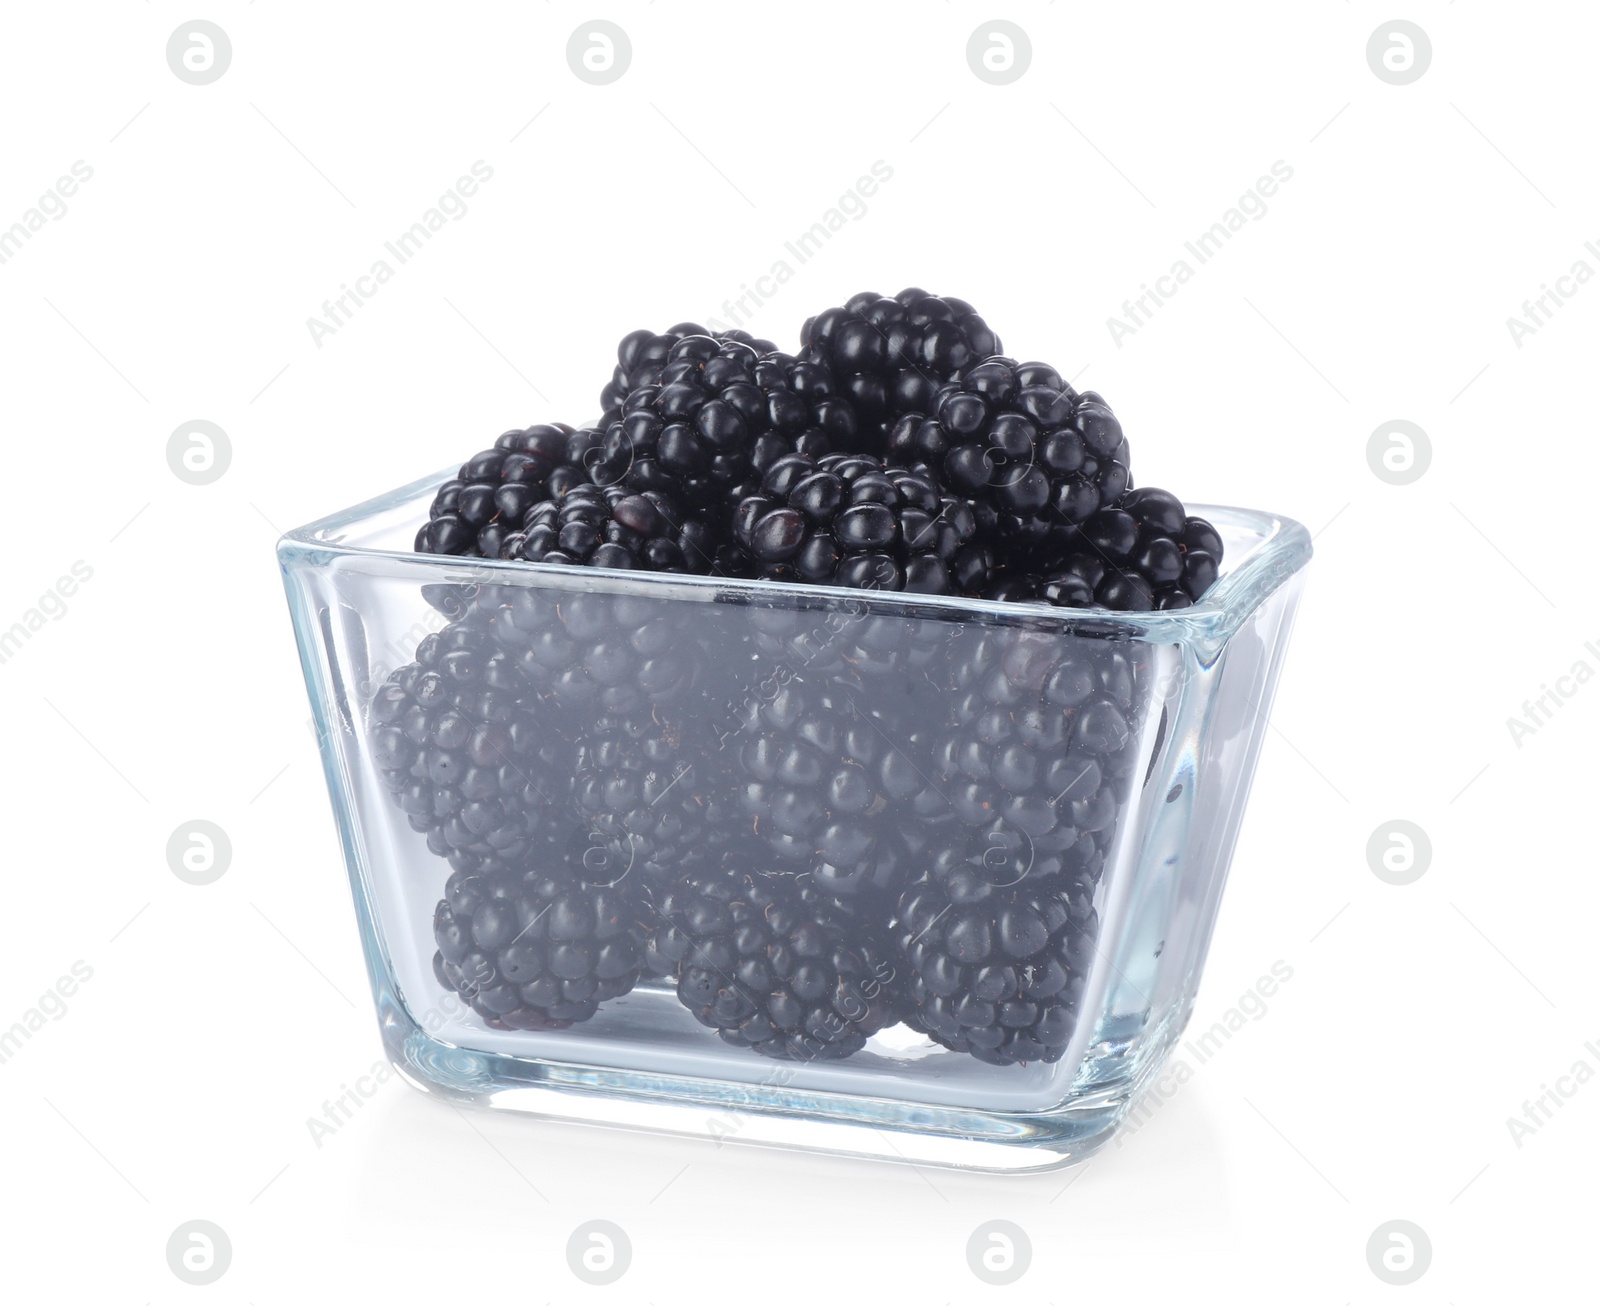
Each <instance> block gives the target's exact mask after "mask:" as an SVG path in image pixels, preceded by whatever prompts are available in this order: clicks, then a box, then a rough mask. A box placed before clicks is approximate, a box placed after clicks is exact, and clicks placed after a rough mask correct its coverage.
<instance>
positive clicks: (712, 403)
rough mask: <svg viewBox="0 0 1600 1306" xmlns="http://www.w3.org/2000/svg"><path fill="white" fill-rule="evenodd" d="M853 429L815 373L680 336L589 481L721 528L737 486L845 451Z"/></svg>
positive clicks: (609, 431)
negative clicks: (786, 460)
mask: <svg viewBox="0 0 1600 1306" xmlns="http://www.w3.org/2000/svg"><path fill="white" fill-rule="evenodd" d="M857 428H858V423H857V421H856V416H855V412H854V411H853V410H852V409H851V407H850V405H849V404H847V403H845V402H844V401H842V400H840V399H838V398H837V397H835V396H834V395H833V393H832V389H831V382H830V380H829V378H828V377H827V375H826V374H825V372H823V371H822V370H821V369H819V368H813V367H808V366H807V365H805V364H802V363H800V362H798V361H797V360H795V359H793V358H790V357H789V356H788V355H784V354H768V355H765V356H763V355H760V354H758V353H757V352H756V351H755V350H754V349H752V348H751V347H750V346H748V345H745V344H742V343H740V342H738V341H733V340H726V341H717V340H714V339H712V338H711V337H709V336H686V337H684V338H683V339H682V340H679V341H678V342H677V343H676V344H675V345H673V346H672V348H671V350H670V352H669V354H668V358H667V362H666V364H665V366H664V367H663V368H662V370H661V379H660V381H659V382H656V383H651V384H647V385H643V386H640V387H639V388H638V389H636V390H634V391H632V392H630V393H629V395H628V397H627V399H626V400H625V401H624V402H623V405H622V410H621V413H620V415H619V416H618V417H617V418H616V419H615V420H613V421H612V422H611V423H609V424H608V425H607V427H606V430H605V436H604V441H603V443H602V445H601V450H600V454H599V456H598V458H597V459H596V460H595V461H594V463H593V465H592V467H591V473H592V477H593V480H594V481H595V482H596V483H597V484H600V485H618V484H620V485H625V486H627V487H628V488H629V489H632V490H636V491H641V492H643V491H649V490H655V491H658V492H661V493H664V494H667V495H670V496H671V497H672V498H673V500H674V501H675V502H677V503H679V504H681V505H683V507H684V508H685V510H686V511H688V512H689V513H690V514H691V515H695V516H700V517H703V518H705V519H706V520H708V521H709V522H711V523H712V524H713V525H714V526H715V527H717V528H721V527H722V526H724V525H725V522H726V518H727V515H728V513H729V512H730V511H731V507H732V505H731V504H730V503H729V502H728V500H729V497H730V494H731V492H733V491H734V490H735V487H739V486H741V485H744V484H746V483H747V482H748V480H749V478H750V477H751V476H752V475H757V476H759V475H760V474H761V473H762V472H763V471H764V470H765V469H766V468H767V467H769V466H770V465H771V464H772V463H773V462H775V461H777V459H778V458H779V457H781V456H782V455H784V454H787V453H794V452H801V453H807V454H811V455H813V456H817V455H821V454H824V453H828V452H830V451H831V450H832V449H833V448H835V447H836V446H837V447H848V446H849V445H850V444H851V443H852V442H853V441H854V440H855V437H856V432H857Z"/></svg>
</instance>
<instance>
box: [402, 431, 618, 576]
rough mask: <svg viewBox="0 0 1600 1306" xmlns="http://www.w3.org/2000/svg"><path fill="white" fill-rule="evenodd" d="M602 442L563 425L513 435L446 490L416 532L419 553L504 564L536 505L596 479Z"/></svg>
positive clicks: (593, 434) (474, 460)
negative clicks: (512, 537)
mask: <svg viewBox="0 0 1600 1306" xmlns="http://www.w3.org/2000/svg"><path fill="white" fill-rule="evenodd" d="M600 438H601V437H600V432H599V431H596V430H581V431H575V430H573V429H572V427H570V426H564V425H561V424H560V423H555V424H551V425H541V426H530V427H528V428H527V429H526V430H520V431H507V432H506V433H505V434H504V435H502V436H501V437H500V438H499V439H498V440H496V441H495V442H494V448H492V449H485V450H484V451H483V452H482V453H480V454H475V455H474V456H473V457H471V458H469V459H468V460H467V461H466V463H464V464H463V465H462V467H461V470H460V471H459V472H458V473H457V474H456V475H455V476H454V477H452V478H451V479H450V480H448V481H446V482H445V483H444V484H443V485H441V486H440V487H439V489H438V492H437V493H436V494H435V495H434V498H433V504H432V506H431V507H430V508H429V509H428V521H427V524H426V525H424V526H423V527H422V529H421V530H419V531H418V532H417V538H416V544H415V546H414V547H415V548H416V550H417V552H418V553H453V554H457V555H460V556H463V557H469V558H498V557H499V556H500V549H501V545H502V544H503V543H504V541H505V538H506V536H507V535H509V534H510V533H511V532H512V531H514V530H515V529H516V528H517V524H518V523H519V522H521V520H522V518H523V516H524V514H525V513H526V512H527V511H528V509H529V508H530V507H532V506H533V505H534V504H535V503H538V502H540V501H541V500H544V499H552V498H554V499H559V498H560V497H561V496H562V495H563V494H564V493H565V492H566V491H567V490H569V489H571V488H572V487H573V486H575V485H582V484H585V483H586V482H587V481H588V480H589V474H588V471H587V463H588V462H592V461H593V460H594V459H595V458H596V457H597V456H598V455H597V454H596V453H595V452H594V451H595V450H596V449H597V448H598V447H599V444H600Z"/></svg>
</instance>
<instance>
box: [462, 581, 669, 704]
mask: <svg viewBox="0 0 1600 1306" xmlns="http://www.w3.org/2000/svg"><path fill="white" fill-rule="evenodd" d="M474 611H475V613H477V614H478V617H479V619H480V620H483V621H484V622H485V623H486V624H487V625H488V627H489V629H490V631H491V633H492V635H493V638H494V641H495V643H496V644H497V645H498V646H499V647H500V648H501V649H503V650H504V651H505V652H506V653H507V654H508V655H509V656H510V658H511V659H512V661H513V662H514V664H515V666H516V668H517V670H518V671H519V672H520V673H521V674H522V676H523V678H524V679H525V681H526V682H527V684H528V685H529V686H530V687H531V688H532V689H533V690H534V691H535V692H537V693H538V694H539V695H540V696H541V698H542V699H543V700H544V705H545V706H546V707H547V708H548V713H549V715H550V717H551V719H552V720H557V719H559V720H563V721H569V722H571V723H572V724H573V725H574V726H575V727H581V726H584V725H587V724H588V723H590V722H592V721H594V720H595V719H597V718H599V717H616V716H634V715H641V714H642V715H644V716H648V715H649V714H650V713H651V711H652V710H653V709H660V710H663V711H668V710H681V709H683V708H685V707H686V706H687V705H688V704H689V703H690V702H691V699H692V689H693V687H694V684H695V672H696V666H695V653H694V650H693V649H692V648H690V647H687V646H686V645H685V642H684V640H683V638H682V635H683V629H682V627H683V621H684V618H683V616H682V615H681V613H680V611H679V609H678V608H677V607H675V606H674V605H673V604H672V603H671V602H670V601H668V600H662V599H648V598H640V597H635V596H632V595H611V594H590V593H575V592H572V591H568V590H553V589H536V588H525V587H522V586H511V585H497V586H484V587H483V588H482V589H481V590H480V592H479V594H478V597H477V599H476V601H475V606H474ZM696 616H697V617H699V616H700V614H696Z"/></svg>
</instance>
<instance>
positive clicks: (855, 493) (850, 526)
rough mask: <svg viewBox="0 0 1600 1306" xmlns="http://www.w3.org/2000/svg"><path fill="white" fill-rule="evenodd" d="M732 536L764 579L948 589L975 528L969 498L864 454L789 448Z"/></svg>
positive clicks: (748, 502)
mask: <svg viewBox="0 0 1600 1306" xmlns="http://www.w3.org/2000/svg"><path fill="white" fill-rule="evenodd" d="M733 530H734V536H735V538H736V539H737V540H738V542H739V544H740V545H741V546H742V547H743V548H744V550H745V551H746V552H747V553H748V554H749V555H750V556H751V557H752V558H753V559H754V560H755V562H756V563H757V565H758V566H759V568H760V571H759V574H760V575H761V576H763V577H767V578H769V579H785V580H802V581H806V582H809V583H811V584H818V585H844V586H848V587H850V588H854V589H877V590H910V591H913V592H915V593H919V594H949V593H952V592H954V590H955V588H956V582H955V581H954V579H953V576H954V575H962V574H965V573H966V572H967V571H968V570H969V566H968V564H967V560H966V559H965V558H964V556H963V550H964V549H965V548H966V546H967V545H968V544H969V542H970V541H971V539H972V537H973V534H974V532H975V531H976V530H977V522H976V519H975V518H974V517H973V514H972V509H971V508H970V506H968V504H967V503H966V502H965V501H963V500H961V499H957V498H954V497H952V496H950V495H946V494H942V493H940V491H939V489H938V487H937V486H936V485H935V483H934V482H933V481H931V480H929V479H927V478H925V477H922V476H917V475H915V474H913V473H911V472H909V471H906V470H905V469H904V468H901V467H894V466H890V465H886V464H884V463H883V462H882V461H880V460H879V459H876V458H873V457H871V456H869V455H864V454H855V455H840V454H834V455H829V456H826V457H824V458H822V459H820V460H818V461H816V462H813V461H812V460H811V459H808V458H805V457H802V456H801V455H798V454H795V455H792V456H789V457H785V458H780V459H779V460H778V461H777V462H776V463H774V464H773V465H772V467H771V468H770V469H769V470H768V472H767V474H766V476H765V478H764V479H763V481H762V488H761V492H760V493H759V494H752V495H748V496H747V497H746V498H745V499H744V500H743V501H742V502H741V503H740V504H739V506H738V509H737V511H736V512H735V514H734V523H733Z"/></svg>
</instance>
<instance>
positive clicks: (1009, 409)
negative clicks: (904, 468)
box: [889, 357, 1130, 550]
mask: <svg viewBox="0 0 1600 1306" xmlns="http://www.w3.org/2000/svg"><path fill="white" fill-rule="evenodd" d="M889 453H890V456H891V457H893V458H895V459H898V460H900V461H902V462H907V463H914V464H916V463H920V464H926V465H927V466H929V467H932V468H935V469H937V470H938V472H939V473H940V475H941V476H942V478H943V480H944V483H945V485H946V486H947V487H948V489H949V490H950V492H951V493H954V494H964V495H969V496H971V497H972V498H973V499H974V500H975V501H976V503H977V504H978V505H979V509H980V511H979V524H980V527H981V528H982V533H983V534H984V536H985V537H986V539H987V541H988V542H991V543H993V544H995V545H996V546H997V547H999V548H1000V549H1002V550H1005V549H1010V548H1014V547H1016V546H1017V545H1019V544H1021V545H1025V546H1026V547H1030V548H1034V547H1040V546H1041V545H1042V546H1044V547H1048V546H1049V542H1050V538H1051V536H1052V533H1053V532H1055V533H1059V532H1060V531H1061V530H1062V529H1063V528H1066V529H1070V528H1071V527H1072V526H1074V525H1077V524H1079V523H1081V522H1084V521H1087V520H1088V519H1089V517H1090V516H1092V515H1093V514H1094V513H1095V512H1097V511H1098V510H1100V509H1102V508H1107V507H1110V506H1111V505H1112V504H1113V503H1114V502H1115V501H1116V500H1117V498H1118V497H1119V496H1121V495H1122V494H1123V492H1124V491H1126V490H1127V488H1128V486H1129V484H1130V481H1129V476H1128V445H1127V440H1126V439H1125V438H1124V436H1123V434H1122V426H1121V424H1120V423H1119V422H1118V421H1117V419H1116V417H1115V416H1114V415H1113V414H1112V412H1111V409H1110V408H1109V407H1108V406H1107V405H1106V403H1105V401H1104V400H1103V399H1101V398H1100V396H1099V395H1097V394H1095V393H1094V392H1093V391H1092V390H1091V391H1085V392H1084V393H1083V394H1079V393H1077V392H1076V391H1075V390H1073V388H1072V387H1071V386H1070V385H1068V384H1067V383H1066V382H1065V381H1063V380H1062V379H1061V374H1060V373H1059V372H1057V371H1056V370H1055V369H1054V368H1053V367H1050V366H1048V365H1046V364H1044V363H1018V362H1016V361H1015V360H1014V359H1010V358H998V357H996V358H988V359H985V360H984V361H983V362H981V363H979V364H978V365H977V366H976V367H973V368H971V369H969V370H968V371H967V372H966V373H965V374H964V375H963V376H962V377H961V379H960V380H959V381H956V382H952V383H951V384H949V385H946V386H943V387H941V388H940V390H939V391H938V393H937V394H936V395H935V396H933V397H932V399H931V401H930V403H929V406H928V408H927V410H926V411H925V413H909V414H906V415H904V416H902V417H901V418H900V419H899V420H898V421H897V422H896V423H895V425H894V429H893V430H892V431H891V432H890V434H889Z"/></svg>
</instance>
